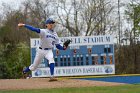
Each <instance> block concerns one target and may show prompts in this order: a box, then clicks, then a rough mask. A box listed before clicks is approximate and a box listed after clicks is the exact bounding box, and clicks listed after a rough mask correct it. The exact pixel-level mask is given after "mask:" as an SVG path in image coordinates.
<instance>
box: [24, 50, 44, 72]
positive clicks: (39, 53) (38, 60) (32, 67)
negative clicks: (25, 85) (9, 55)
mask: <svg viewBox="0 0 140 93" xmlns="http://www.w3.org/2000/svg"><path fill="white" fill-rule="evenodd" d="M43 57H44V55H43V52H42V50H40V49H38V50H37V52H36V56H35V59H34V62H33V64H31V65H30V66H29V67H27V68H25V69H24V70H23V73H24V74H26V73H27V72H29V71H34V70H35V69H36V68H37V67H38V65H39V64H40V63H41V60H42V59H43Z"/></svg>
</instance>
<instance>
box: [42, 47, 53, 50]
mask: <svg viewBox="0 0 140 93" xmlns="http://www.w3.org/2000/svg"><path fill="white" fill-rule="evenodd" d="M39 49H42V50H50V49H51V48H41V47H39Z"/></svg>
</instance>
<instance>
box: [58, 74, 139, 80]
mask: <svg viewBox="0 0 140 93" xmlns="http://www.w3.org/2000/svg"><path fill="white" fill-rule="evenodd" d="M115 76H140V74H119V75H98V76H96V75H94V76H71V77H59V79H78V78H104V77H115Z"/></svg>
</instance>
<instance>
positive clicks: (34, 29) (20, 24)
mask: <svg viewBox="0 0 140 93" xmlns="http://www.w3.org/2000/svg"><path fill="white" fill-rule="evenodd" d="M18 27H25V28H27V29H29V30H31V31H34V32H37V33H40V29H39V28H35V27H32V26H30V25H26V24H23V23H19V24H18Z"/></svg>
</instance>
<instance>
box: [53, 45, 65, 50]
mask: <svg viewBox="0 0 140 93" xmlns="http://www.w3.org/2000/svg"><path fill="white" fill-rule="evenodd" d="M55 46H56V48H57V49H59V50H66V47H65V46H61V45H60V44H55Z"/></svg>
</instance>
